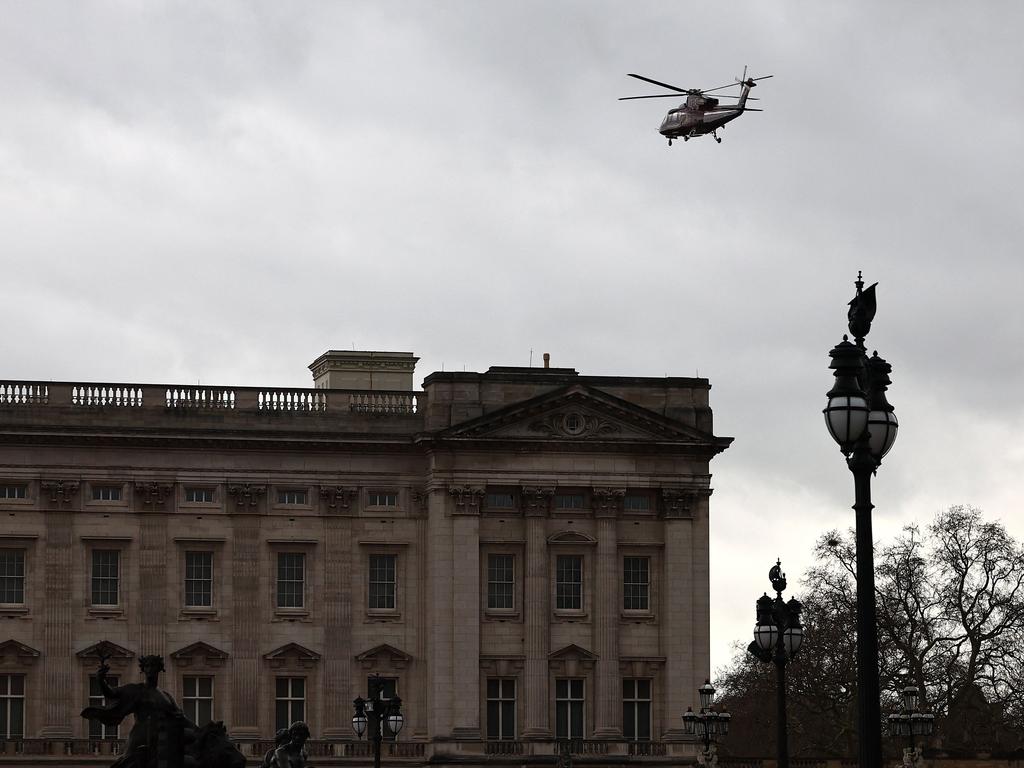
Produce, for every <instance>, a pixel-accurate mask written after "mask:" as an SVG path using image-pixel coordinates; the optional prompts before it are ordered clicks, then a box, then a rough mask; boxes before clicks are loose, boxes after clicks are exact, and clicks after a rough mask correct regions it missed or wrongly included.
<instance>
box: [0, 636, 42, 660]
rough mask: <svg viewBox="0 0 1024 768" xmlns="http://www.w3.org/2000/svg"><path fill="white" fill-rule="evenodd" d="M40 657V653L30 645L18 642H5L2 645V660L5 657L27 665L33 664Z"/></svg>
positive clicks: (12, 640) (0, 644)
mask: <svg viewBox="0 0 1024 768" xmlns="http://www.w3.org/2000/svg"><path fill="white" fill-rule="evenodd" d="M39 656H40V654H39V651H37V650H36V649H35V648H33V647H32V646H30V645H25V644H24V643H19V642H18V641H17V640H14V639H11V640H5V641H4V642H2V643H0V659H3V658H4V657H10V658H11V659H17V660H18V661H20V662H22V663H25V662H28V663H32V662H34V661H35V660H36V659H38V658H39Z"/></svg>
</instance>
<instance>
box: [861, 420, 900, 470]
mask: <svg viewBox="0 0 1024 768" xmlns="http://www.w3.org/2000/svg"><path fill="white" fill-rule="evenodd" d="M899 428H900V425H899V422H898V421H897V420H896V414H895V413H893V412H892V411H870V412H869V413H868V448H869V449H870V451H871V455H872V456H874V457H875V458H876V459H881V458H882V457H884V456H885V454H887V453H888V452H889V449H890V448H892V445H893V443H895V442H896V433H897V432H898V431H899Z"/></svg>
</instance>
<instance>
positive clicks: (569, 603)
mask: <svg viewBox="0 0 1024 768" xmlns="http://www.w3.org/2000/svg"><path fill="white" fill-rule="evenodd" d="M555 608H556V609H557V610H559V611H582V610H583V557H582V555H559V556H558V558H557V560H556V561H555Z"/></svg>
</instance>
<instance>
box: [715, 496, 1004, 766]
mask: <svg viewBox="0 0 1024 768" xmlns="http://www.w3.org/2000/svg"><path fill="white" fill-rule="evenodd" d="M815 555H816V559H817V565H816V566H815V567H814V568H812V569H811V570H810V571H809V572H808V573H807V575H806V577H805V578H804V580H803V583H802V589H801V590H800V591H801V594H800V598H801V600H802V601H803V603H804V616H805V619H806V621H805V623H806V625H807V627H806V639H805V641H804V648H803V650H802V651H801V653H800V655H799V656H798V657H797V658H796V659H795V660H794V662H793V663H792V664H791V667H790V673H789V683H790V695H789V701H790V702H791V706H790V713H789V714H790V718H789V719H790V734H791V742H792V747H793V751H794V754H800V753H803V754H815V755H818V756H825V755H833V754H852V753H853V744H854V742H855V732H854V728H855V722H854V721H855V718H854V710H855V697H856V692H855V681H856V674H855V672H856V670H855V665H854V659H855V652H854V649H855V641H856V637H855V629H856V558H855V550H854V535H853V532H852V531H851V532H849V533H848V534H847V535H841V534H840V533H838V532H836V531H831V532H829V533H827V534H825V535H824V536H822V537H821V538H820V539H819V540H818V542H817V545H816V548H815ZM875 588H876V591H877V594H876V601H877V616H878V643H879V656H880V658H879V672H880V676H881V680H880V687H881V690H882V692H883V699H884V700H883V709H887V710H888V711H894V710H896V709H898V708H899V707H900V702H899V697H898V690H899V689H900V688H902V687H903V686H904V685H911V684H912V685H916V686H917V687H918V688H919V689H920V690H921V694H922V707H924V708H926V709H929V710H931V711H933V712H935V713H936V714H937V715H939V717H940V719H939V723H938V728H937V731H936V734H935V744H936V745H939V744H941V745H942V746H943V747H944V748H951V749H965V750H969V749H976V748H984V749H989V750H991V749H996V750H1002V751H1006V750H1009V749H1012V748H1013V747H1014V746H1021V745H1024V741H1022V739H1024V547H1021V545H1020V544H1019V543H1017V542H1015V541H1014V540H1013V538H1012V537H1011V536H1009V534H1007V532H1006V530H1005V528H1004V527H1003V526H1002V525H1001V524H1000V523H997V522H988V521H985V520H984V519H983V517H982V514H981V512H980V511H978V510H977V509H974V508H971V507H964V506H957V507H952V508H950V509H948V510H946V511H944V512H941V513H939V514H938V515H937V516H936V517H935V519H934V520H933V522H932V523H931V524H930V525H928V526H927V528H926V529H924V531H922V530H921V528H920V527H918V526H916V525H911V526H907V527H906V528H904V529H903V532H902V534H901V535H900V536H899V537H897V538H896V539H895V540H894V541H893V542H892V543H890V544H888V545H887V546H885V547H883V548H882V549H881V550H880V551H879V552H878V553H877V555H876V579H875ZM769 676H770V672H769V671H768V670H766V669H762V668H760V667H759V665H756V664H753V663H751V662H750V661H749V660H748V659H747V658H745V657H744V656H739V655H738V656H737V657H736V658H734V660H733V663H732V664H731V666H730V667H729V669H728V670H726V671H725V673H724V674H720V675H719V681H720V683H722V685H721V687H722V688H723V694H724V695H723V697H722V698H723V700H724V701H727V702H728V703H729V704H730V706H732V707H733V708H736V709H745V708H746V705H745V704H744V702H745V700H747V699H749V698H751V697H752V696H755V695H756V696H758V697H760V698H761V699H762V701H763V700H764V699H763V697H764V696H765V695H769V696H770V694H771V691H772V688H771V687H770V685H769V682H768V681H769V680H770V677H769ZM751 710H752V715H751V716H752V717H753V718H754V723H753V724H752V726H751V728H753V729H756V730H758V731H763V732H764V735H765V736H766V737H767V738H768V743H769V744H770V743H771V738H770V736H768V734H770V733H771V731H770V730H766V729H765V726H766V724H768V723H770V718H771V716H772V713H771V712H770V710H771V707H763V706H761V707H751ZM944 716H946V717H944ZM733 723H734V730H735V731H736V732H737V736H739V741H742V740H743V738H744V734H745V733H746V731H745V729H744V726H743V720H742V719H741V718H740V717H739V716H737V717H736V718H734V719H733ZM748 735H749V736H750V739H751V744H754V743H756V740H757V739H760V738H761V735H760V733H758V734H755V733H754V731H753V730H751V731H750V732H749V734H748ZM730 740H732V738H731V737H730ZM737 746H738V745H737ZM741 751H743V749H742V748H740V749H739V750H737V751H735V752H734V754H735V753H738V752H741ZM750 754H754V753H753V752H751V753H750Z"/></svg>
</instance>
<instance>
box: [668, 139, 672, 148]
mask: <svg viewBox="0 0 1024 768" xmlns="http://www.w3.org/2000/svg"><path fill="white" fill-rule="evenodd" d="M668 145H669V146H670V147H671V146H672V139H669V140H668Z"/></svg>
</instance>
